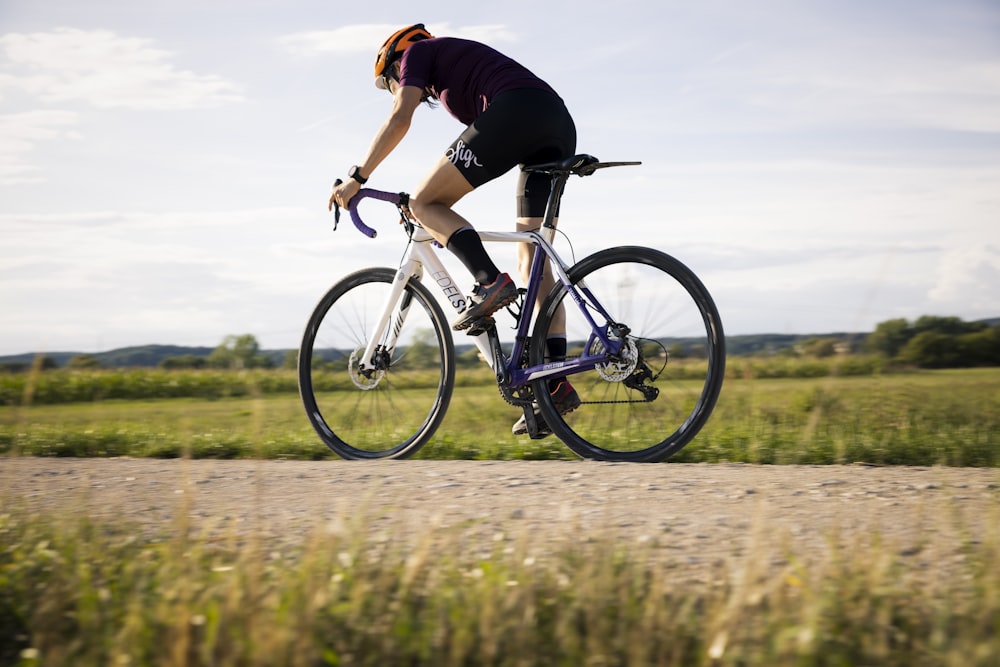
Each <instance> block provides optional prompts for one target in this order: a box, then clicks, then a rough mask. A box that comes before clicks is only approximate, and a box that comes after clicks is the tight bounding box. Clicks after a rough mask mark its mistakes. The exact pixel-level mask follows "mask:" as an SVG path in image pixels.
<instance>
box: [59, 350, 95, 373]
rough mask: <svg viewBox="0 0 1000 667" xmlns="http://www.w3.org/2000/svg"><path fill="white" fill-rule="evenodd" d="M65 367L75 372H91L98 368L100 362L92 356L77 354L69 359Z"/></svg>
mask: <svg viewBox="0 0 1000 667" xmlns="http://www.w3.org/2000/svg"><path fill="white" fill-rule="evenodd" d="M66 367H67V368H73V369H76V370H92V369H94V368H100V367H101V362H100V360H99V359H98V358H97V357H95V356H94V355H92V354H78V355H76V356H75V357H71V358H70V360H69V361H67V362H66Z"/></svg>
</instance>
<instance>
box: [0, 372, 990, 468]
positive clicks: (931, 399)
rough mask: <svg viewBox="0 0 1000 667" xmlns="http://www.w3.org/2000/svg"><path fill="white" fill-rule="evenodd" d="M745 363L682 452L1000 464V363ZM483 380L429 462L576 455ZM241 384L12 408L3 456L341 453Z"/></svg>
mask: <svg viewBox="0 0 1000 667" xmlns="http://www.w3.org/2000/svg"><path fill="white" fill-rule="evenodd" d="M731 368H735V369H736V372H735V373H734V376H733V377H731V378H729V379H728V380H727V382H726V385H725V386H724V387H723V392H722V396H721V398H720V400H719V403H718V406H717V407H716V410H715V412H714V414H713V416H712V418H711V420H710V421H709V423H708V425H707V426H706V427H705V429H704V430H703V431H702V433H701V434H700V435H699V436H698V437H697V438H696V439H695V440H694V441H693V442H692V443H691V444H690V445H688V447H687V448H686V449H684V450H683V451H681V452H680V453H679V454H678V455H677V456H675V457H674V458H673V459H672V460H675V461H683V462H718V461H739V462H749V463H767V464H781V463H814V464H831V463H848V462H868V463H879V464H906V465H933V464H943V465H951V466H966V465H968V466H998V465H1000V436H998V434H1000V370H998V369H973V370H956V371H922V372H913V373H900V374H876V375H868V376H848V377H839V376H825V377H817V378H809V377H805V378H788V377H784V378H775V379H768V378H760V377H756V374H755V372H754V368H753V366H752V365H751V364H750V363H747V364H746V365H745V366H743V369H745V371H746V376H743V377H741V376H740V366H739V365H737V364H731ZM165 377H168V378H169V376H165ZM477 377H478V378H479V379H480V381H479V382H478V383H477V382H476V378H477ZM482 378H488V376H486V375H480V376H475V375H470V376H469V377H466V378H464V380H465V384H464V385H463V386H460V387H458V388H456V390H455V394H454V397H453V399H452V404H451V407H450V408H449V411H448V415H447V417H446V418H445V421H444V423H443V425H442V427H441V428H440V429H439V431H438V433H437V435H436V436H435V438H434V440H432V441H431V443H429V444H428V445H427V446H425V447H424V449H423V450H422V451H421V452H420V453H419V454H418V456H419V457H421V458H448V459H455V458H463V459H469V458H471V459H553V458H573V456H574V455H573V454H572V453H571V452H569V451H568V450H567V449H566V448H565V447H564V446H562V444H561V443H559V442H558V441H557V440H556V439H555V438H551V437H550V438H547V439H545V440H537V441H531V440H529V439H527V438H514V437H513V436H511V435H510V425H511V424H512V423H513V422H514V421H515V420H516V419H517V417H518V412H517V410H516V409H514V408H511V407H510V406H508V405H507V404H506V403H504V402H503V400H502V399H501V397H500V396H499V394H498V392H497V389H496V387H495V386H492V385H489V384H485V383H483V382H482ZM144 382H146V385H149V384H151V383H150V382H149V381H148V379H147V380H144ZM234 386H240V387H247V386H248V387H249V389H248V390H247V391H246V392H243V390H242V389H241V390H240V391H236V390H234V391H233V392H232V393H234V394H238V395H236V396H231V397H225V396H223V397H217V398H165V399H147V400H125V399H105V400H96V401H89V402H77V403H69V404H55V405H45V404H34V403H32V404H28V405H6V406H0V452H12V453H21V454H26V455H34V456H126V455H127V456H156V457H176V456H182V455H189V456H192V457H195V458H201V457H215V458H237V457H246V458H251V457H252V458H290V459H317V458H325V457H329V456H333V455H332V454H331V453H330V452H329V451H328V450H327V449H326V448H325V447H324V446H323V445H322V443H321V442H320V440H319V439H318V437H317V436H316V434H315V433H314V432H313V430H312V429H311V427H310V426H309V424H308V421H307V420H306V418H305V415H304V413H303V409H302V406H301V403H300V401H299V399H298V396H297V395H296V394H294V393H291V392H290V391H287V390H286V391H274V392H270V391H269V392H264V391H261V390H260V389H259V381H256V380H255V381H254V382H250V383H244V384H243V385H238V384H236V385H234ZM254 387H257V389H256V390H255V389H254ZM149 391H153V390H149ZM244 394H248V395H244Z"/></svg>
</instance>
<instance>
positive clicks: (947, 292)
mask: <svg viewBox="0 0 1000 667" xmlns="http://www.w3.org/2000/svg"><path fill="white" fill-rule="evenodd" d="M998 286H1000V248H997V247H995V246H989V245H986V246H977V247H963V248H956V249H954V250H952V251H950V252H948V253H946V254H945V256H944V257H943V258H942V259H941V261H940V263H939V264H938V267H937V281H936V284H935V286H934V288H933V289H931V290H930V293H929V294H928V296H929V298H930V300H931V302H932V303H934V304H935V305H950V306H952V307H955V306H957V305H959V304H960V305H961V306H962V308H963V310H965V311H966V312H971V313H975V314H978V315H980V316H983V317H987V316H989V317H995V316H996V313H997V312H1000V291H998V289H997V287H998Z"/></svg>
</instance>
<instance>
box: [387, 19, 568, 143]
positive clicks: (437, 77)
mask: <svg viewBox="0 0 1000 667" xmlns="http://www.w3.org/2000/svg"><path fill="white" fill-rule="evenodd" d="M399 83H400V85H401V86H416V87H417V88H421V89H423V88H430V90H431V92H432V93H433V94H434V97H436V98H437V99H438V100H440V102H441V104H442V106H444V108H445V109H447V110H448V113H450V114H451V115H452V116H454V117H455V118H457V119H458V120H460V121H461V122H463V123H465V124H466V125H471V124H472V122H473V121H474V120H476V118H478V117H479V115H480V114H482V113H483V111H485V110H486V107H488V106H489V105H490V103H491V102H492V101H493V100H494V99H495V98H496V96H497V95H499V94H500V93H503V92H505V91H508V90H518V89H523V88H533V89H538V90H546V91H549V92H551V93H552V94H553V95H555V94H556V93H555V91H554V90H552V88H551V87H550V86H549V85H548V84H547V83H545V82H544V81H542V80H541V79H539V78H538V77H537V76H535V75H534V74H532V73H531V72H530V71H529V70H528V69H527V68H525V67H524V66H522V65H520V64H519V63H518V62H516V61H515V60H512V59H510V58H508V57H507V56H505V55H503V54H502V53H500V52H499V51H496V50H495V49H492V48H490V47H488V46H486V45H485V44H480V43H479V42H473V41H471V40H467V39H457V38H454V37H438V38H435V39H426V40H422V41H419V42H416V43H414V44H413V45H411V46H410V47H409V48H408V49H406V51H405V52H404V53H403V58H402V60H401V61H400V75H399Z"/></svg>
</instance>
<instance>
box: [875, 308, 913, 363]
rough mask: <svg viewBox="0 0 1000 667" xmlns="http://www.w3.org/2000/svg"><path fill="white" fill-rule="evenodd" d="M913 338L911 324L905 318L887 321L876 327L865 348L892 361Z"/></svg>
mask: <svg viewBox="0 0 1000 667" xmlns="http://www.w3.org/2000/svg"><path fill="white" fill-rule="evenodd" d="M912 337H913V330H912V329H911V328H910V323H909V322H907V321H906V320H905V319H903V318H899V319H894V320H886V321H885V322H880V323H879V324H878V326H876V327H875V331H874V332H873V333H871V334H869V335H868V337H867V338H866V339H865V347H867V348H868V349H869V350H870V351H872V352H877V353H879V354H881V355H883V356H885V357H889V358H890V359H892V358H893V357H895V356H897V355H898V354H899V351H900V350H902V349H903V346H904V345H906V343H907V342H908V341H909V340H910V338H912Z"/></svg>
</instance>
